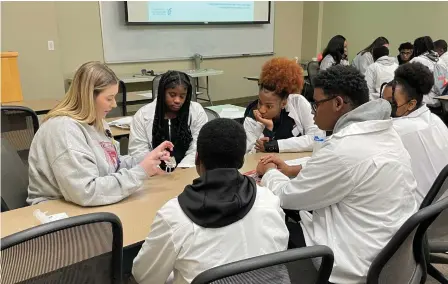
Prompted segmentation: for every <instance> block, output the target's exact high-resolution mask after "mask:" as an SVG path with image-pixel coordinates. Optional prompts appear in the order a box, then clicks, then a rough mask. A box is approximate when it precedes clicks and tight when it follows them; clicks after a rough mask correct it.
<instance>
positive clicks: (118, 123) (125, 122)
mask: <svg viewBox="0 0 448 284" xmlns="http://www.w3.org/2000/svg"><path fill="white" fill-rule="evenodd" d="M131 123H132V116H126V117H123V118H120V119H117V120H114V121H111V122H109V126H115V127H120V128H126V129H129V128H131Z"/></svg>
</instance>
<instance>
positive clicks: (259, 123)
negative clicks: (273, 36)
mask: <svg viewBox="0 0 448 284" xmlns="http://www.w3.org/2000/svg"><path fill="white" fill-rule="evenodd" d="M258 84H259V85H260V92H259V93H258V100H256V101H255V102H253V103H252V104H250V105H249V106H248V107H247V109H246V113H245V119H244V129H245V130H246V134H247V152H254V151H255V150H256V151H258V152H277V153H278V152H303V151H310V150H312V146H313V141H314V135H318V134H322V131H320V130H319V129H318V128H317V126H316V125H315V124H314V122H313V116H312V114H311V106H310V103H309V102H308V101H307V100H306V98H305V97H304V96H302V95H300V92H301V90H302V88H303V69H302V68H301V67H300V65H299V64H297V63H296V62H295V61H294V60H290V59H288V58H273V59H271V60H269V61H268V62H266V63H265V64H264V65H263V69H262V71H261V75H260V79H259V81H258Z"/></svg>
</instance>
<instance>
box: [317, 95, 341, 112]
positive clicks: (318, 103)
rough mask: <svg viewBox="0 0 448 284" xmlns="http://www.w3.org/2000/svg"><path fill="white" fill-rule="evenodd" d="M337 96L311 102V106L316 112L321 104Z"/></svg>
mask: <svg viewBox="0 0 448 284" xmlns="http://www.w3.org/2000/svg"><path fill="white" fill-rule="evenodd" d="M335 98H337V97H331V98H328V99H323V100H320V101H314V102H311V108H312V109H313V111H314V112H316V111H317V108H318V107H319V105H321V104H323V103H324V102H328V101H331V100H333V99H335ZM344 103H345V102H344Z"/></svg>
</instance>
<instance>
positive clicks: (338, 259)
mask: <svg viewBox="0 0 448 284" xmlns="http://www.w3.org/2000/svg"><path fill="white" fill-rule="evenodd" d="M379 101H380V100H375V101H371V102H369V103H366V104H365V106H366V107H365V108H364V110H368V109H369V108H371V105H372V103H377V102H379ZM381 101H383V100H381ZM368 104H369V105H368ZM358 108H361V107H358ZM364 110H363V111H364ZM360 111H361V110H360ZM373 111H376V110H373ZM389 114H390V106H389ZM261 184H262V185H263V186H266V187H268V188H269V189H271V190H272V191H273V192H274V194H276V195H277V196H279V197H280V200H281V202H282V207H283V208H285V209H293V210H313V214H310V213H308V212H307V211H301V212H300V215H301V219H302V221H301V225H302V229H303V233H304V236H305V241H306V244H307V246H313V245H326V246H328V247H330V248H331V249H332V250H333V252H334V256H335V260H334V266H333V271H332V274H331V277H330V281H331V282H333V283H344V284H350V283H365V281H366V275H367V272H368V270H369V267H370V265H371V263H372V261H373V259H374V258H375V257H376V256H377V254H378V253H379V252H380V251H381V249H383V248H384V246H385V245H386V244H387V243H388V242H389V240H390V239H391V238H392V236H393V235H394V234H395V232H396V231H397V230H398V229H399V228H400V226H401V225H402V224H403V223H404V222H405V221H406V220H407V219H408V218H409V217H410V216H411V215H412V214H413V213H415V212H416V211H417V209H418V207H417V202H416V200H415V196H414V195H415V190H416V187H417V183H416V181H415V178H414V175H413V174H412V169H411V160H410V157H409V154H408V152H407V151H406V149H405V148H404V146H403V143H402V142H401V139H400V137H399V135H398V133H397V132H396V131H395V130H394V129H393V127H392V120H390V119H387V120H367V121H362V122H356V120H354V121H353V122H352V123H351V124H349V125H348V126H346V127H344V128H342V129H341V130H340V131H338V132H336V133H335V134H333V135H332V136H330V137H329V138H327V140H326V141H325V142H324V144H323V145H322V148H320V150H318V151H317V152H315V153H314V154H313V156H312V157H311V159H310V160H308V162H307V164H306V166H305V167H304V168H303V169H302V170H301V172H300V173H299V175H298V176H297V177H296V178H294V179H292V180H290V179H289V178H288V177H286V176H285V175H283V174H282V173H281V172H279V171H278V170H276V169H272V170H269V171H268V172H267V173H266V174H265V175H264V176H263V179H262V181H261Z"/></svg>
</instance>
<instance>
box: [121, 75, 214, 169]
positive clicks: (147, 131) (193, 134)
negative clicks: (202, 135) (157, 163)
mask: <svg viewBox="0 0 448 284" xmlns="http://www.w3.org/2000/svg"><path fill="white" fill-rule="evenodd" d="M192 93H193V87H192V85H191V82H190V79H189V77H188V75H187V74H185V73H183V72H179V71H168V72H166V73H165V74H163V75H162V78H161V79H160V83H159V88H158V90H157V94H158V97H157V99H156V100H155V101H154V102H152V103H150V104H148V105H146V106H144V107H142V108H141V109H139V110H138V111H137V113H136V114H135V115H134V119H133V120H132V124H131V133H130V136H129V154H130V155H132V156H134V157H136V158H137V160H139V159H141V158H142V157H144V156H145V155H146V153H148V152H150V151H151V150H152V149H154V148H155V147H157V146H158V145H159V144H160V143H162V142H163V141H165V140H169V141H171V142H172V143H173V144H174V151H173V153H172V156H173V157H174V158H175V160H176V164H177V167H180V168H189V167H194V165H195V164H194V159H195V156H196V140H197V138H198V135H199V130H201V128H202V126H203V125H204V124H205V123H206V122H207V121H208V118H207V114H206V113H205V111H204V109H203V108H202V106H201V105H200V104H199V103H196V102H192V101H191V97H192ZM161 167H162V169H165V168H166V164H165V163H162V165H161Z"/></svg>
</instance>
